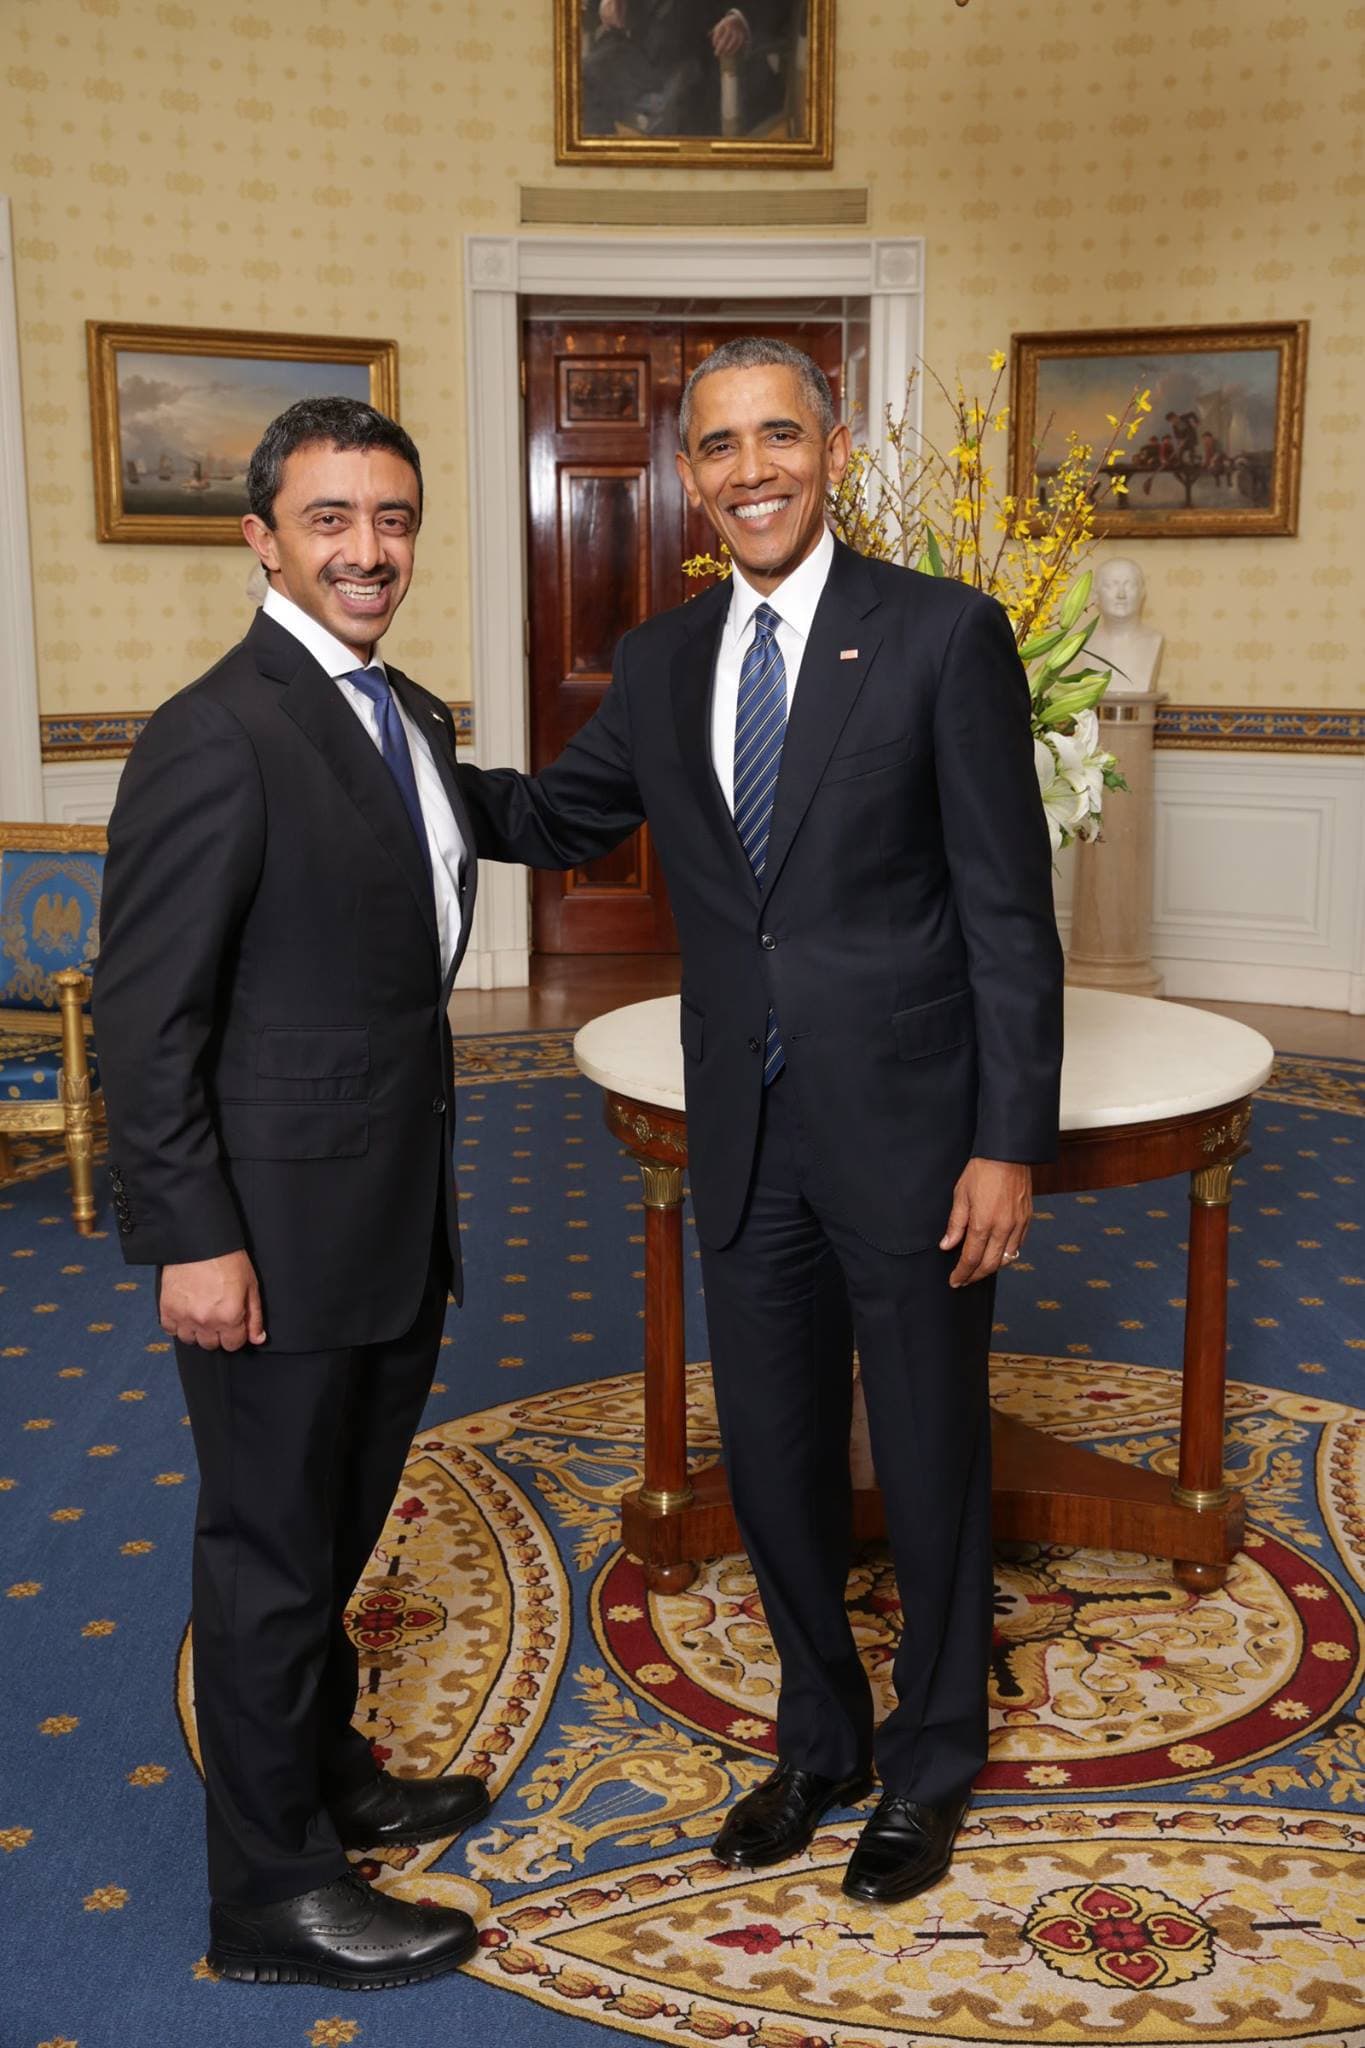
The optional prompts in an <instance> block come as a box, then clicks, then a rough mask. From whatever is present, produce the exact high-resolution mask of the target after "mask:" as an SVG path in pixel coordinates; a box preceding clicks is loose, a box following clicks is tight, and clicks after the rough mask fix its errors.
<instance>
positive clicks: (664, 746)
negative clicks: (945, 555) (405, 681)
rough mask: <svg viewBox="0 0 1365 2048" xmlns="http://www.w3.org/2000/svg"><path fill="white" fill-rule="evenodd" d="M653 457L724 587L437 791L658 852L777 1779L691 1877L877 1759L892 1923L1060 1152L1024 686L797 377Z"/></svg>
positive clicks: (706, 419) (510, 823)
mask: <svg viewBox="0 0 1365 2048" xmlns="http://www.w3.org/2000/svg"><path fill="white" fill-rule="evenodd" d="M679 426H680V438H681V442H682V447H681V450H680V452H679V454H678V457H677V463H678V474H679V476H680V477H681V479H682V485H683V489H684V490H685V491H686V493H687V496H688V498H689V499H690V500H691V502H692V504H693V505H695V506H700V507H701V508H702V509H703V510H704V511H705V513H706V516H707V518H708V519H709V520H710V522H711V524H712V526H713V527H714V528H715V530H716V532H717V534H718V535H719V536H720V538H721V539H722V540H723V541H724V542H725V543H726V545H727V546H728V548H729V550H730V553H731V556H732V558H733V561H734V574H733V576H732V577H731V579H730V581H729V583H728V584H726V583H721V584H718V585H717V586H716V588H715V589H713V590H711V591H708V592H707V593H706V594H705V595H704V596H702V597H699V598H697V599H695V600H694V601H693V602H692V603H690V604H686V605H683V606H682V607H681V608H679V609H678V610H676V611H672V612H665V613H663V614H662V615H661V616H660V617H658V618H656V619H651V620H649V621H648V622H647V623H646V624H644V625H642V626H639V627H637V628H636V629H635V630H634V631H633V632H630V633H628V634H627V635H626V637H625V639H624V640H623V641H622V642H621V644H620V646H619V647H618V649H617V651H616V662H615V668H614V673H613V678H612V686H611V688H610V689H609V690H608V692H607V694H606V696H605V698H604V699H603V702H602V705H601V708H600V709H599V711H598V712H597V714H596V716H595V717H594V718H592V719H591V720H590V721H589V722H588V724H587V725H585V726H584V728H583V729H582V731H581V732H579V733H578V734H577V735H576V737H575V738H574V739H573V740H571V741H570V743H569V745H568V746H567V747H566V748H565V749H564V752H563V753H562V754H561V755H560V757H559V759H558V760H557V761H555V762H553V763H552V764H551V765H550V767H548V768H547V769H545V770H544V772H543V773H542V774H540V775H539V776H536V777H530V776H523V775H516V774H513V773H511V772H510V771H508V770H505V769H503V770H498V771H496V772H491V773H490V772H486V771H480V770H478V769H475V768H472V767H469V766H462V767H461V769H460V780H461V784H462V787H463V788H464V791H465V797H466V802H467V805H468V808H469V812H470V816H471V818H472V820H473V824H474V830H475V834H476V842H477V846H478V851H479V853H480V854H481V855H486V856H489V857H491V858H494V859H500V860H524V861H527V862H529V863H530V864H532V865H533V866H539V867H575V866H578V865H579V864H580V863H583V862H586V861H589V860H592V859H594V858H595V857H596V856H597V855H599V854H602V853H605V852H606V851H607V850H608V849H609V848H610V847H612V846H613V845H615V844H616V843H617V842H618V841H619V840H621V839H622V838H623V837H624V836H625V835H626V834H627V833H628V832H631V831H633V830H634V829H635V827H636V826H637V825H638V824H639V823H640V821H641V819H642V818H647V819H648V821H649V827H650V833H651V836H652V841H653V846H654V849H655V852H656V853H657V855H658V857H659V859H660V861H661V862H662V865H663V868H664V872H665V874H666V876H667V880H668V893H669V898H670V900H671V902H672V905H673V910H674V914H675V917H676V919H677V925H678V939H679V944H680V946H681V950H682V1001H681V1028H682V1050H683V1067H684V1072H685V1077H686V1095H687V1126H688V1158H689V1174H690V1180H691V1192H692V1200H693V1205H694V1208H695V1211H696V1224H697V1235H698V1238H699V1239H700V1241H701V1259H702V1278H703V1282H704V1285H705V1290H706V1316H707V1325H708V1329H709V1332H710V1340H711V1372H712V1378H713V1380H714V1382H715V1390H716V1406H717V1411H718V1414H719V1418H720V1430H721V1441H722V1446H723V1449H724V1454H725V1462H726V1468H727V1473H728V1477H729V1483H730V1494H731V1498H732V1500H733V1502H734V1505H735V1512H736V1515H737V1518H738V1521H739V1527H740V1533H741V1535H742V1537H743V1539H744V1546H745V1549H746V1550H747V1551H748V1554H749V1558H750V1561H751V1562H752V1564H753V1568H754V1575H755V1577H756V1579H757V1581H758V1587H759V1592H760V1593H761V1595H762V1599H763V1609H764V1613H765V1615H766V1617H767V1622H768V1626H769V1629H770V1630H771V1632H772V1637H773V1642H774V1644H775V1646H776V1649H777V1653H778V1658H779V1661H780V1664H781V1673H782V1681H781V1695H780V1699H779V1703H778V1710H777V1752H778V1763H777V1768H776V1770H775V1771H774V1772H773V1773H772V1775H771V1776H770V1777H769V1778H768V1779H767V1780H766V1781H765V1782H764V1783H763V1784H762V1785H760V1786H758V1787H756V1788H755V1790H754V1791H752V1792H751V1793H749V1794H748V1795H747V1796H746V1797H745V1798H743V1799H741V1800H740V1801H739V1803H738V1804H737V1805H736V1806H735V1808H734V1809H733V1811H732V1812H731V1814H730V1815H729V1817H728V1819H727V1820H726V1822H725V1825H724V1827H723V1828H722V1829H721V1832H720V1835H719V1836H718V1838H717V1841H716V1844H715V1851H714V1853H715V1855H716V1856H717V1857H718V1858H719V1859H720V1861H721V1862H723V1863H727V1864H730V1865H732V1866H734V1867H736V1868H740V1869H753V1868H757V1867H759V1866H761V1865H765V1864H772V1863H778V1862H781V1861H783V1860H784V1859H785V1858H787V1857H790V1856H794V1855H797V1854H798V1853H800V1851H802V1850H803V1849H804V1848H805V1847H806V1846H807V1844H808V1843H809V1841H810V1839H811V1837H812V1835H813V1834H814V1832H815V1829H816V1827H817V1826H818V1824H819V1822H820V1820H821V1818H822V1816H823V1815H824V1814H825V1813H826V1812H827V1811H829V1810H830V1809H831V1808H833V1807H835V1806H839V1805H844V1804H849V1803H852V1802H853V1801H855V1800H857V1799H859V1798H861V1797H862V1795H863V1793H864V1792H865V1791H866V1790H867V1787H868V1783H869V1774H870V1769H871V1766H872V1764H873V1763H874V1762H875V1764H876V1767H877V1771H878V1774H879V1776H880V1778H881V1781H882V1788H883V1796H882V1799H881V1801H880V1804H879V1805H878V1807H877V1808H876V1811H875V1812H874V1813H873V1814H872V1816H871V1818H870V1819H869V1820H868V1823H867V1825H866V1827H865V1828H864V1830H863V1833H862V1836H861V1838H860V1840H859V1842H858V1845H857V1847H856V1848H855V1850H854V1853H853V1856H852V1859H851V1861H850V1863H849V1866H848V1870H847V1873H846V1875H845V1880H844V1888H845V1890H846V1891H848V1892H849V1893H851V1894H852V1895H853V1896H854V1897H856V1898H859V1899H865V1900H869V1901H874V1902H890V1901H894V1900H899V1899H905V1898H909V1897H911V1896H912V1895H913V1894H914V1893H916V1892H919V1891H923V1890H924V1889H925V1888H926V1887H928V1886H930V1885H932V1884H934V1883H936V1882H937V1881H938V1879H939V1878H941V1877H942V1876H943V1874H944V1872H945V1871H946V1870H947V1868H948V1865H949V1862H950V1859H951V1856H952V1849H953V1840H954V1837H955V1835H956V1833H957V1829H958V1825H959V1823H960V1821H961V1819H962V1815H963V1811H964V1809H965V1806H966V1802H967V1799H968V1796H969V1794H970V1791H971V1786H972V1781H973V1779H974V1778H975V1776H976V1774H977V1772H978V1771H979V1770H980V1768H981V1766H982V1764H983V1763H984V1762H985V1759H986V1673H987V1658H988V1655H989V1649H990V1638H991V1593H992V1583H991V1542H990V1416H989V1410H988V1407H987V1401H986V1365H987V1353H988V1349H989V1344H990V1331H991V1308H992V1297H993V1292H994V1275H995V1274H996V1272H997V1271H998V1270H999V1268H1000V1266H1001V1265H1002V1264H1004V1263H1006V1262H1008V1261H1011V1260H1013V1259H1016V1258H1017V1257H1018V1255H1019V1248H1020V1246H1021V1244H1022V1243H1023V1240H1024V1234H1025V1232H1026V1230H1027V1228H1028V1222H1029V1214H1030V1172H1029V1162H1030V1161H1032V1160H1044V1159H1048V1158H1050V1157H1051V1156H1052V1154H1053V1152H1054V1150H1055V1147H1056V1143H1057V1118H1058V1096H1059V1084H1060V1070H1061V1052H1062V1034H1061V985H1062V975H1061V948H1060V946H1059V944H1058V940H1057V931H1056V926H1055V923H1054V919H1053V912H1052V886H1051V871H1050V864H1049V855H1048V834H1047V826H1046V823H1045V820H1044V816H1043V810H1042V804H1041V801H1040V798H1039V795H1038V784H1037V779H1036V777H1035V775H1034V771H1033V744H1032V738H1031V734H1030V728H1029V694H1028V683H1027V679H1026V678H1025V675H1024V672H1023V669H1022V667H1021V665H1020V662H1019V657H1018V655H1017V653H1016V652H1015V645H1014V635H1013V632H1012V630H1011V628H1010V624H1009V620H1008V619H1007V618H1006V616H1005V613H1004V612H1003V611H1002V610H1001V608H1000V606H999V605H997V604H996V603H994V601H993V600H991V599H990V598H987V597H983V596H982V595H981V594H980V593H979V592H977V591H974V590H969V589H967V588H965V587H964V586H963V585H962V584H959V583H951V582H943V581H939V580H936V579H934V578H932V577H929V576H919V575H916V574H915V573H914V572H913V571H911V570H908V569H902V568H900V567H898V566H896V565H894V564H892V563H887V562H870V561H866V560H864V559H863V558H862V557H860V556H858V555H856V554H853V553H852V552H851V551H850V550H849V549H848V548H846V547H843V546H841V545H840V544H839V543H838V542H837V541H835V539H834V538H833V536H832V535H831V534H830V532H829V531H828V529H827V527H826V524H825V504H826V493H827V491H828V489H829V486H830V485H831V483H836V482H837V481H838V479H839V477H840V476H841V475H842V474H843V471H844V468H845V466H846V464H847V462H848V457H849V436H848V430H847V428H845V427H843V426H838V425H836V424H835V419H834V410H833V405H832V402H831V397H830V391H829V386H828V384H827V383H826V381H825V378H824V376H823V374H822V372H821V371H820V369H819V368H818V367H817V365H816V364H815V363H813V362H812V361H811V360H810V358H809V357H807V356H805V355H802V354H801V353H800V352H799V351H797V350H796V349H793V348H791V347H790V346H788V345H787V344H786V343H784V342H779V341H772V340H767V339H764V338H761V337H754V338H751V339H747V340H742V341H735V342H727V343H726V344H724V345H723V346H722V347H721V348H718V349H717V350H716V351H715V353H714V354H713V355H712V356H710V357H708V358H707V359H706V360H705V361H704V362H703V363H702V364H701V366H700V367H699V368H698V369H697V370H696V371H695V372H694V373H693V375H692V378H691V380H690V381H689V383H688V386H687V389H686V391H685V392H684V394H683V402H682V409H681V417H680V422H679ZM855 1334H856V1338H857V1343H858V1351H859V1357H860V1360H861V1368H862V1381H863V1387H864V1390H865V1392H866V1395H867V1406H868V1416H869V1421H870V1425H871V1432H872V1450H873V1455H874V1458H875V1461H876V1467H877V1474H878V1478H879V1480H880V1482H881V1489H882V1496H883V1500H884V1502H885V1506H886V1520H887V1528H888V1532H889V1535H890V1538H891V1545H892V1551H893V1555H894V1558H895V1564H896V1576H897V1581H898V1584H899V1587H900V1595H901V1604H902V1607H903V1609H904V1615H905V1626H904V1631H903V1634H902V1637H901V1642H900V1646H899V1649H898V1652H897V1655H896V1661H895V1671H894V1676H895V1685H896V1706H895V1709H894V1710H893V1712H892V1713H891V1714H890V1715H889V1716H888V1717H887V1718H886V1720H885V1721H884V1722H883V1723H882V1725H881V1727H880V1728H879V1729H877V1730H876V1731H875V1735H874V1730H873V1716H872V1696H871V1692H870V1690H869V1687H868V1681H867V1678H866V1676H865V1674H864V1671H863V1668H862V1665H861V1663H860V1661H859V1657H858V1651H857V1646H856V1644H855V1642H854V1638H853V1632H852V1630H851V1628H850V1626H849V1621H848V1617H847V1614H846V1611H845V1605H844V1591H845V1581H846V1579H847V1576H848V1567H849V1559H850V1546H851V1538H852V1503H851V1489H850V1480H849V1427H850V1406H851V1389H852V1350H853V1341H854V1337H855Z"/></svg>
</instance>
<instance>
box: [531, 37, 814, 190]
mask: <svg viewBox="0 0 1365 2048" xmlns="http://www.w3.org/2000/svg"><path fill="white" fill-rule="evenodd" d="M555 160H556V162H557V163H561V164H593V163H595V164H676V165H677V166H679V167H680V168H687V169H694V168H695V167H696V166H698V165H704V164H713V165H717V166H723V167H725V168H726V169H728V170H738V169H745V168H747V169H750V170H779V169H783V168H787V169H791V170H800V169H810V170H828V169H829V167H830V165H831V164H832V163H833V161H834V0H745V5H744V7H743V9H742V10H739V9H734V8H731V7H730V6H729V0H555Z"/></svg>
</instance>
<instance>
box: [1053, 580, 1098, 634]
mask: <svg viewBox="0 0 1365 2048" xmlns="http://www.w3.org/2000/svg"><path fill="white" fill-rule="evenodd" d="M1094 580H1095V578H1094V574H1093V571H1091V570H1089V569H1087V570H1086V572H1085V574H1084V576H1082V577H1081V578H1080V579H1079V580H1078V581H1077V582H1075V583H1073V584H1072V586H1071V588H1070V590H1068V592H1067V594H1066V597H1065V599H1064V600H1063V603H1062V609H1061V611H1060V612H1059V613H1058V615H1057V616H1058V617H1059V618H1060V620H1061V622H1062V625H1063V628H1064V629H1065V630H1066V631H1068V632H1069V631H1070V630H1071V628H1072V627H1073V626H1074V625H1075V623H1076V621H1077V619H1078V618H1079V617H1080V615H1081V613H1082V612H1083V611H1084V610H1085V608H1086V606H1087V605H1088V604H1089V602H1090V586H1091V584H1092V583H1093V582H1094Z"/></svg>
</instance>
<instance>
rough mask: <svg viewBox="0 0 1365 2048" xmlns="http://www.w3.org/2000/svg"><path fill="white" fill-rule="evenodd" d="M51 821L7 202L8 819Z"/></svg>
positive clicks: (4, 574)
mask: <svg viewBox="0 0 1365 2048" xmlns="http://www.w3.org/2000/svg"><path fill="white" fill-rule="evenodd" d="M42 815H43V770H42V756H41V752H40V749H39V740H38V653H37V645H36V642H35V639H34V631H33V583H32V569H31V564H30V559H29V539H28V483H27V478H26V474H25V470H24V415H23V407H22V403H21V399H20V389H19V320H18V312H17V308H16V303H15V294H14V236H13V231H12V225H11V218H10V204H9V201H8V199H6V198H4V197H2V196H0V818H12V819H15V820H16V821H17V820H20V819H29V818H33V819H38V818H41V817H42Z"/></svg>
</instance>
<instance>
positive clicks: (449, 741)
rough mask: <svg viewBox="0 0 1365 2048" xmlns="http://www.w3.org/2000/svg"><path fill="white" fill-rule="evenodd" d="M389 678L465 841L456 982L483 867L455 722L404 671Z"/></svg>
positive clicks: (390, 673) (393, 670)
mask: <svg viewBox="0 0 1365 2048" xmlns="http://www.w3.org/2000/svg"><path fill="white" fill-rule="evenodd" d="M385 666H386V667H387V666H388V664H387V663H386V664H385ZM388 676H389V681H390V683H391V684H392V685H393V690H394V694H395V696H396V697H397V698H398V701H399V703H400V704H401V705H402V707H403V709H404V711H405V712H406V713H407V715H408V717H409V718H410V719H411V720H412V723H413V724H414V725H415V726H416V728H417V730H418V732H420V733H422V734H423V735H424V736H425V738H426V741H427V746H428V748H429V750H430V753H431V758H432V760H433V761H434V762H435V764H436V773H437V774H438V775H439V776H440V778H441V787H442V789H443V790H444V791H445V793H446V799H447V801H448V802H449V804H450V808H451V810H452V811H453V813H454V815H455V823H456V824H457V825H458V827H459V829H460V837H461V839H463V841H464V847H465V864H464V874H463V877H462V880H461V885H460V943H459V945H458V946H457V947H456V949H455V959H454V961H452V963H451V975H452V978H453V975H454V971H455V968H456V966H457V965H458V964H459V960H460V956H461V955H462V954H463V952H464V949H465V945H466V943H467V941H468V938H469V927H470V922H471V920H472V919H473V916H474V898H475V896H476V895H477V894H478V889H479V864H478V862H477V861H476V860H475V858H474V828H473V826H472V825H471V824H470V822H469V813H468V811H467V810H466V809H465V802H464V798H463V796H462V795H461V793H460V781H459V777H458V776H457V774H456V773H455V722H454V720H453V719H452V718H451V715H450V713H449V711H447V709H446V707H445V705H444V704H443V705H441V707H440V709H439V710H438V709H437V708H436V706H435V705H434V704H433V703H432V701H431V699H430V697H429V696H428V695H427V693H426V692H425V691H424V690H419V689H418V687H417V685H416V684H415V683H413V682H412V681H410V680H409V678H408V677H407V676H405V675H404V674H403V671H402V670H401V669H398V668H391V667H390V668H389V669H388Z"/></svg>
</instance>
